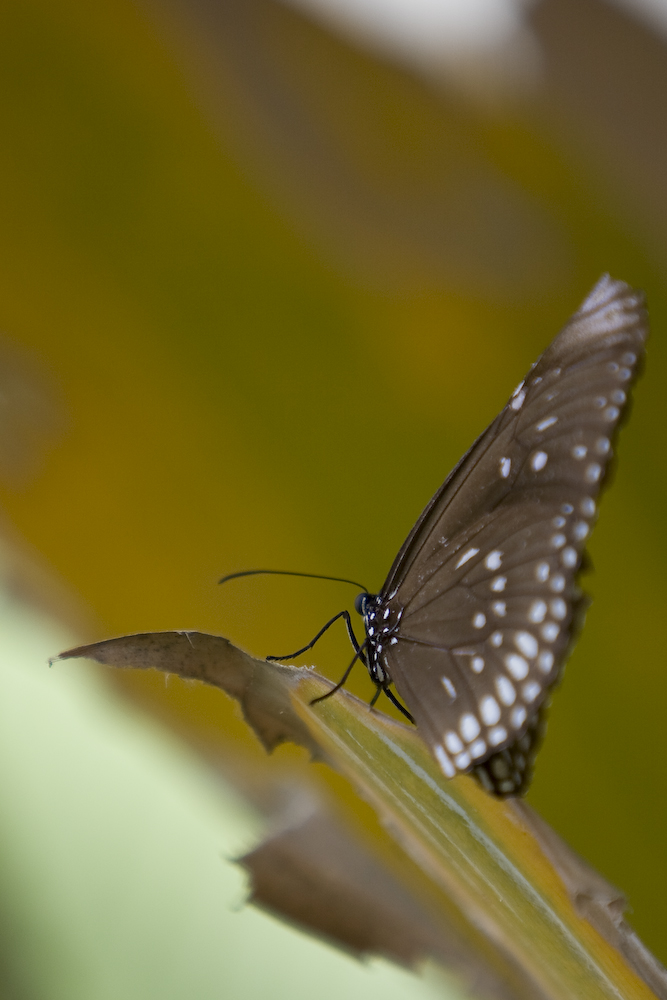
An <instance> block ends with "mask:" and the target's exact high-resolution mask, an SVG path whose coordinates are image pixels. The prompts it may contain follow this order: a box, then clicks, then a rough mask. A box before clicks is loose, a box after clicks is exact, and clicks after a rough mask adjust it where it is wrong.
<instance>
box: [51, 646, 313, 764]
mask: <svg viewBox="0 0 667 1000" xmlns="http://www.w3.org/2000/svg"><path fill="white" fill-rule="evenodd" d="M74 657H85V658H86V659H89V660H95V661H96V662H97V663H102V664H104V665H105V666H108V667H122V668H129V667H132V668H134V669H136V670H149V669H153V670H162V671H164V672H165V673H170V674H176V675H177V676H178V677H182V678H184V679H188V680H199V681H203V682H204V683H206V684H211V685H213V686H214V687H218V688H221V689H222V690H223V691H225V692H226V693H227V694H228V695H230V697H232V698H235V699H236V700H237V701H238V702H239V704H240V705H241V708H242V709H243V716H244V718H245V720H246V722H247V723H248V725H250V726H252V728H253V729H254V730H255V732H256V733H257V736H258V737H259V739H260V740H261V742H262V743H263V745H264V746H265V747H266V749H267V750H273V749H274V748H275V747H277V746H278V745H279V744H280V743H285V742H292V743H297V744H299V745H301V746H304V747H306V749H307V750H309V751H310V752H311V754H312V755H313V756H314V757H321V752H320V749H319V747H318V745H317V743H316V742H315V741H314V740H313V738H312V736H311V734H310V732H309V730H308V728H307V726H306V725H305V723H304V722H303V721H302V720H301V719H300V718H299V716H298V715H297V714H296V712H295V711H294V709H293V708H292V703H291V700H290V695H289V689H290V684H291V682H293V680H295V679H296V678H298V677H300V676H301V675H302V674H304V673H310V671H306V670H303V669H299V668H296V667H284V666H281V665H278V664H274V663H267V662H266V661H265V660H256V659H255V658H254V657H253V656H250V655H249V654H248V653H244V652H243V650H241V649H238V647H237V646H233V645H232V643H231V642H229V640H227V639H223V638H222V636H218V635H208V634H207V633H205V632H140V633H137V634H136V635H125V636H120V637H119V638H117V639H106V640H105V641H103V642H93V643H91V644H90V645H88V646H77V647H76V648H75V649H68V650H67V651H66V652H64V653H61V654H60V656H58V657H56V658H55V660H67V659H72V658H74ZM55 660H54V661H52V662H55Z"/></svg>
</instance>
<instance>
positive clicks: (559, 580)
mask: <svg viewBox="0 0 667 1000" xmlns="http://www.w3.org/2000/svg"><path fill="white" fill-rule="evenodd" d="M549 589H550V590H553V592H554V594H562V593H563V591H564V590H565V577H564V576H563V574H562V573H556V575H555V576H554V577H552V578H551V581H550V582H549ZM545 607H546V605H545Z"/></svg>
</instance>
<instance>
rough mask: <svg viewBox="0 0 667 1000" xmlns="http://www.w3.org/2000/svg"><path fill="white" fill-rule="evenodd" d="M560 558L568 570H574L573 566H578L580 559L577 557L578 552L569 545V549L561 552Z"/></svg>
mask: <svg viewBox="0 0 667 1000" xmlns="http://www.w3.org/2000/svg"><path fill="white" fill-rule="evenodd" d="M560 558H561V562H562V563H563V566H565V567H567V569H572V567H573V566H576V565H577V559H578V558H579V557H578V556H577V553H576V550H575V549H573V548H572V547H571V546H570V545H568V547H567V548H566V549H563V551H562V552H561V556H560Z"/></svg>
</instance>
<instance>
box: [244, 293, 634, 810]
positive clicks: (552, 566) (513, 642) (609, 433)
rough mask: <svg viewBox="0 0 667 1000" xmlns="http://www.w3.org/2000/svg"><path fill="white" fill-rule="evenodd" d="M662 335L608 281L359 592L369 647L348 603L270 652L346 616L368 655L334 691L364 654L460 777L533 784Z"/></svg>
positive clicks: (512, 785)
mask: <svg viewBox="0 0 667 1000" xmlns="http://www.w3.org/2000/svg"><path fill="white" fill-rule="evenodd" d="M647 335H648V320H647V314H646V309H645V306H644V297H643V295H642V293H640V292H636V291H634V290H633V289H631V288H630V286H629V285H627V284H625V282H622V281H614V280H613V279H611V278H610V277H609V275H605V276H603V277H602V278H601V279H600V281H599V282H598V283H597V285H596V286H595V287H594V288H593V290H592V291H591V293H590V294H589V296H588V297H587V298H586V300H585V301H584V303H583V304H582V306H581V307H580V309H579V310H578V311H577V312H576V313H575V314H574V316H572V318H571V319H570V320H569V322H568V323H567V324H566V326H565V327H564V328H563V329H562V330H561V332H560V333H559V334H558V335H557V337H556V338H555V339H554V340H553V342H552V343H551V345H550V347H548V348H547V350H546V351H545V352H544V354H543V355H542V356H541V357H540V358H539V359H538V361H537V362H536V363H535V364H534V365H533V367H532V368H531V370H530V372H529V373H528V375H527V377H526V378H525V379H524V380H523V381H522V382H521V383H520V384H519V385H518V386H517V387H516V389H515V390H514V392H513V394H512V396H511V398H510V400H509V401H508V403H507V405H506V406H505V407H504V409H503V410H502V411H501V412H500V413H499V415H498V416H497V417H496V419H495V420H494V421H493V422H492V423H491V424H490V425H489V427H487V429H486V430H485V431H484V432H483V433H482V434H481V435H480V437H479V438H478V439H477V440H476V441H475V443H474V444H473V445H472V447H471V448H470V450H469V451H468V452H467V453H466V454H465V455H464V456H463V458H462V459H461V460H460V462H459V463H458V465H457V466H456V467H455V468H454V469H453V470H452V472H451V473H450V474H449V476H448V477H447V479H446V480H445V482H444V483H443V485H442V486H441V487H440V489H439V490H438V491H437V493H436V494H435V496H434V497H433V498H432V499H431V501H430V502H429V503H428V505H427V506H426V508H425V509H424V511H423V513H422V514H421V516H420V518H419V519H418V521H417V523H416V524H415V526H414V528H413V529H412V531H411V532H410V534H409V535H408V537H407V539H406V541H405V542H404V544H403V546H402V547H401V550H400V552H399V553H398V555H397V556H396V559H395V560H394V564H393V566H392V567H391V570H390V572H389V575H388V577H387V579H386V581H385V583H384V585H383V587H382V589H381V590H380V592H379V593H378V594H369V593H367V592H365V591H364V592H363V593H361V594H360V595H359V597H358V598H357V601H356V604H355V607H356V609H357V611H358V612H359V613H360V614H361V616H362V619H363V623H364V629H365V639H364V641H363V642H362V643H361V644H359V643H358V642H357V640H356V638H355V636H354V631H353V629H352V625H351V622H350V616H349V613H348V612H347V611H343V612H340V614H338V615H336V616H334V618H332V619H331V621H330V622H328V623H327V624H326V625H325V626H324V628H323V629H321V630H320V632H319V633H318V635H317V636H315V639H313V641H312V642H311V643H309V644H308V646H305V647H304V648H303V649H301V650H298V651H297V653H293V654H291V655H290V656H289V657H282V656H281V657H269V659H281V660H283V659H291V658H292V657H295V656H297V655H298V654H300V653H303V652H305V651H306V650H307V649H310V648H311V647H312V646H313V645H314V643H315V642H316V641H317V640H318V639H319V637H320V636H321V635H322V634H323V632H324V631H325V630H326V629H327V628H328V627H329V626H330V625H331V624H332V623H333V622H334V621H336V620H337V619H338V618H339V617H344V618H345V620H346V623H347V627H348V633H349V635H350V639H351V641H352V643H353V645H354V646H355V649H356V654H355V658H354V660H353V661H352V664H350V667H349V668H348V670H347V671H346V673H345V675H344V677H343V679H342V680H341V682H340V683H339V684H338V685H336V687H335V688H334V689H333V691H331V692H329V694H327V695H325V696H324V697H329V696H330V695H331V694H333V693H334V692H335V691H337V690H338V688H339V687H340V686H341V685H342V684H343V683H344V681H345V679H346V677H347V675H348V673H349V670H350V669H351V667H352V665H353V664H354V662H355V661H356V659H357V658H358V659H361V660H362V662H363V663H364V664H365V666H366V667H367V669H368V672H369V674H370V677H371V679H372V680H373V682H374V683H375V684H376V686H377V694H380V693H381V692H383V691H384V692H385V693H386V694H387V696H388V697H389V698H390V699H391V701H392V702H393V703H394V704H395V705H397V707H398V708H400V709H401V711H403V712H404V714H405V715H407V716H408V717H409V718H410V719H411V720H412V721H414V722H415V723H416V725H417V727H418V730H419V733H420V735H421V736H422V738H423V739H424V740H425V741H426V742H427V744H428V745H429V746H430V748H431V750H432V752H433V755H434V757H435V759H436V760H437V762H438V764H439V765H440V768H441V770H442V773H443V774H444V775H445V777H447V778H453V777H454V776H455V775H457V774H461V773H466V772H470V771H471V772H473V773H474V775H475V776H476V777H477V778H478V780H479V781H480V782H481V783H482V785H483V786H484V787H485V788H486V789H487V791H489V792H491V793H493V794H495V795H498V796H501V797H503V796H509V795H521V794H523V793H524V792H525V791H526V790H527V788H528V785H529V784H530V780H531V777H532V769H533V764H534V760H535V755H536V752H537V749H538V748H539V745H540V742H541V740H542V736H543V733H544V729H545V716H546V708H547V706H548V699H549V693H550V691H551V690H552V688H553V687H554V685H555V684H556V683H557V682H558V680H559V679H560V676H561V673H562V670H563V666H564V663H565V660H566V658H567V655H568V653H569V651H570V649H571V646H572V644H573V641H574V638H575V637H576V634H577V632H578V629H579V628H580V626H581V624H582V623H583V613H584V610H585V606H586V599H585V597H584V595H583V594H582V592H581V591H580V589H579V586H578V583H577V577H578V574H579V572H580V570H581V568H582V560H583V558H584V546H585V544H586V540H587V539H588V537H589V535H590V532H591V529H592V528H593V525H594V523H595V520H596V517H597V501H598V497H599V494H600V491H601V490H602V488H603V486H604V485H605V480H606V479H607V476H608V471H609V466H610V462H611V459H612V457H613V454H614V444H615V439H616V435H617V431H618V427H619V424H620V422H621V420H622V419H623V417H624V415H625V414H626V413H627V407H628V397H629V390H630V387H631V386H632V384H633V382H634V380H635V379H636V377H637V375H638V373H639V371H640V369H641V366H642V362H643V358H644V345H645V341H646V338H647ZM250 572H251V573H255V572H275V571H266V570H262V571H250ZM245 575H248V574H247V573H241V574H233V575H232V576H245ZM297 575H305V576H314V575H316V574H297ZM231 578H232V577H226V578H225V579H231ZM329 579H334V578H329ZM345 582H352V581H345ZM392 686H393V687H394V688H395V689H396V692H397V693H398V695H399V696H400V698H401V699H402V700H403V701H404V702H405V704H406V705H407V707H408V709H409V711H406V709H405V708H403V706H402V705H401V703H400V702H399V701H398V699H397V698H396V697H395V695H394V694H393V692H392V690H391V688H392ZM377 694H376V698H374V699H373V702H372V703H371V704H374V703H375V700H376V699H377ZM316 700H318V701H319V700H321V699H316Z"/></svg>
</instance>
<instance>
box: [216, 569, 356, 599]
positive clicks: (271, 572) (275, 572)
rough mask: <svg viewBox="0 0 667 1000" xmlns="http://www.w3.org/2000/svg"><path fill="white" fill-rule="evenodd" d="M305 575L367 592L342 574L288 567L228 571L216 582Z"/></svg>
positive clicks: (312, 578)
mask: <svg viewBox="0 0 667 1000" xmlns="http://www.w3.org/2000/svg"><path fill="white" fill-rule="evenodd" d="M267 575H268V576H307V577H309V578H310V579H311V580H333V582H334V583H349V584H351V585H352V586H353V587H359V589H360V590H363V592H364V593H365V594H367V593H368V587H364V585H363V583H357V581H356V580H348V579H346V578H345V577H342V576H323V575H322V574H321V573H295V572H293V571H292V570H288V569H245V570H243V571H242V572H241V573H230V574H229V575H228V576H223V578H222V580H218V583H227V582H228V581H229V580H237V579H238V578H239V577H241V576H267Z"/></svg>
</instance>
